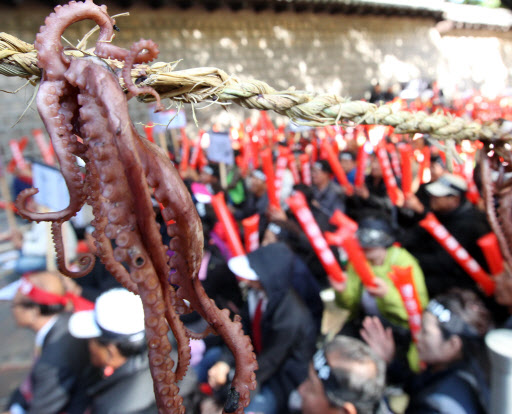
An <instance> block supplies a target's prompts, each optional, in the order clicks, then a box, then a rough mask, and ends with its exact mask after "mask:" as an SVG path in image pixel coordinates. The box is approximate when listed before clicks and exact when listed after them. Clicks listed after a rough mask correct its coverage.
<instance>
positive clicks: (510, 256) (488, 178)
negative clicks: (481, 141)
mask: <svg viewBox="0 0 512 414" xmlns="http://www.w3.org/2000/svg"><path fill="white" fill-rule="evenodd" d="M480 169H481V176H482V190H483V198H484V202H485V211H486V214H487V220H488V221H489V224H490V226H491V228H492V230H493V232H494V234H495V235H496V238H497V239H498V243H499V245H500V248H501V252H502V254H503V257H504V259H505V261H506V262H507V263H509V264H511V265H512V252H511V251H510V247H509V243H508V242H507V240H511V239H508V238H507V234H505V232H504V228H503V217H502V214H500V212H498V211H497V209H496V205H495V192H496V191H495V186H496V184H495V183H494V182H493V179H492V170H491V167H490V160H489V157H488V156H487V154H486V153H485V151H482V152H481V156H480ZM498 202H499V203H500V205H501V204H502V203H503V201H502V200H498ZM502 213H503V212H502ZM505 221H506V220H505Z"/></svg>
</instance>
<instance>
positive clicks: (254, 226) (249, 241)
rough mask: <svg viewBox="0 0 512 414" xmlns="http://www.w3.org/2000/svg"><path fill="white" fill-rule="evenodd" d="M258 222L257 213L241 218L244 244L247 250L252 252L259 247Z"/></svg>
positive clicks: (258, 216)
mask: <svg viewBox="0 0 512 414" xmlns="http://www.w3.org/2000/svg"><path fill="white" fill-rule="evenodd" d="M259 224H260V215H259V214H254V215H252V216H250V217H247V218H245V219H243V220H242V227H243V229H244V245H245V250H246V251H247V252H253V251H254V250H256V249H257V248H258V247H260V239H259Z"/></svg>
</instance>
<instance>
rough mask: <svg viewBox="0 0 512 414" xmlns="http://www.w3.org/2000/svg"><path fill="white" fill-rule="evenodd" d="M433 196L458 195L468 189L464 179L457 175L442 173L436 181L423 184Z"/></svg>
mask: <svg viewBox="0 0 512 414" xmlns="http://www.w3.org/2000/svg"><path fill="white" fill-rule="evenodd" d="M425 190H427V192H428V193H429V194H430V195H432V196H434V197H446V196H451V195H452V196H460V195H462V194H464V193H465V192H466V191H467V190H468V185H467V183H466V180H465V179H464V178H462V177H460V176H458V175H454V174H444V175H442V176H441V177H440V178H439V179H438V180H437V181H434V182H433V183H431V184H428V185H426V186H425Z"/></svg>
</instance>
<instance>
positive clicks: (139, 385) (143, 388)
mask: <svg viewBox="0 0 512 414" xmlns="http://www.w3.org/2000/svg"><path fill="white" fill-rule="evenodd" d="M88 395H89V397H90V401H91V414H153V413H154V414H156V413H158V409H157V407H156V402H155V396H154V392H153V381H152V379H151V373H150V371H149V360H148V357H147V355H146V354H143V355H135V356H132V357H130V358H128V360H127V361H126V363H125V364H124V365H122V366H121V367H120V368H118V369H116V370H115V371H114V373H113V374H112V375H110V376H109V377H106V378H104V379H102V380H101V381H100V382H99V383H97V384H95V385H94V386H93V387H91V388H89V390H88Z"/></svg>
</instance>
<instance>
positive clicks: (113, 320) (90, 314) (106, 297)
mask: <svg viewBox="0 0 512 414" xmlns="http://www.w3.org/2000/svg"><path fill="white" fill-rule="evenodd" d="M68 328H69V332H70V333H71V335H73V336H74V337H75V338H99V337H105V338H107V339H108V338H110V339H115V338H126V339H128V340H137V339H140V338H143V337H144V308H143V306H142V301H141V299H140V297H138V296H137V295H135V294H133V293H131V292H129V291H128V290H126V289H122V288H116V289H111V290H109V291H107V292H105V293H103V294H102V295H100V296H99V297H98V299H96V304H95V306H94V310H91V311H84V312H77V313H74V314H73V315H72V316H71V318H70V320H69V325H68Z"/></svg>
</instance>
